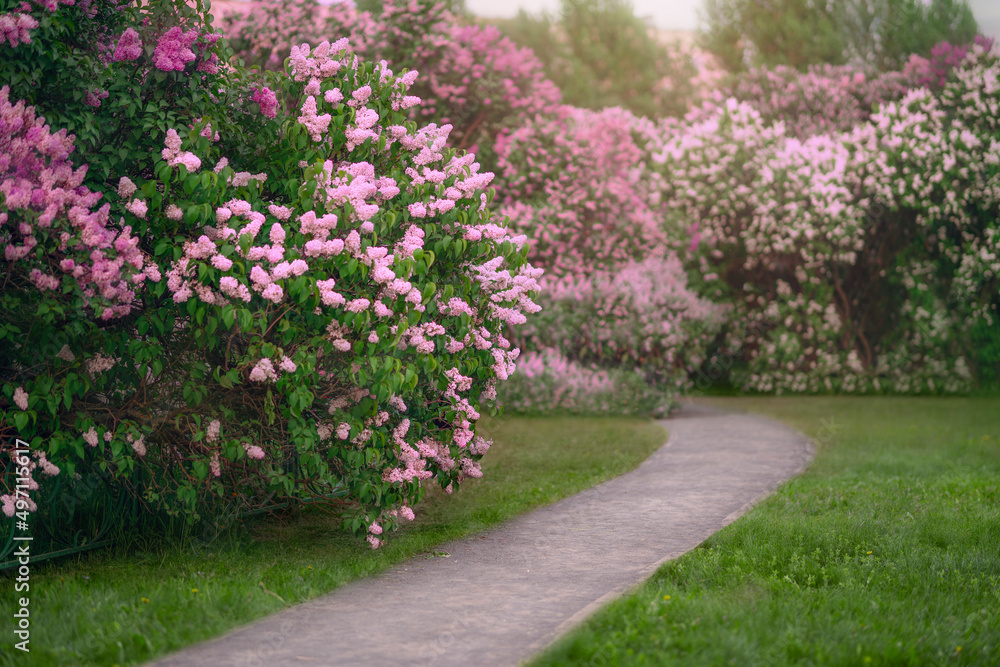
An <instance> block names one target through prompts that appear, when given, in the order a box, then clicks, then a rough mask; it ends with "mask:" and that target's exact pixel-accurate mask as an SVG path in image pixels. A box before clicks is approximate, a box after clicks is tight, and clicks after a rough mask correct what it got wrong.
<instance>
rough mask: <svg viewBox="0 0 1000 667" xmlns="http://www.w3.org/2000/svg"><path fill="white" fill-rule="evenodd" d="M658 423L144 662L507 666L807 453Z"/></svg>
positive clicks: (736, 417)
mask: <svg viewBox="0 0 1000 667" xmlns="http://www.w3.org/2000/svg"><path fill="white" fill-rule="evenodd" d="M663 423H664V425H665V426H666V427H667V428H669V429H670V438H669V440H668V442H667V444H666V445H664V446H663V447H662V448H660V450H659V451H657V452H656V453H655V454H653V455H652V456H651V457H650V458H649V459H647V460H646V461H645V462H644V463H642V465H640V466H639V467H638V468H637V469H635V470H633V471H632V472H630V473H627V474H625V475H622V476H621V477H618V478H616V479H613V480H611V481H608V482H605V483H604V484H601V485H599V486H596V487H594V488H592V489H589V490H587V491H584V492H582V493H579V494H577V495H575V496H572V497H570V498H567V499H565V500H562V501H560V502H558V503H555V504H553V505H549V506H548V507H544V508H541V509H539V510H536V511H534V512H531V513H530V514H527V515H524V516H522V517H519V518H517V519H514V520H513V521H511V522H509V523H507V524H505V525H503V526H502V527H500V528H497V529H495V530H492V531H490V532H488V533H485V534H482V535H478V536H473V537H469V538H466V539H463V540H459V541H456V542H452V543H450V544H446V545H444V546H442V547H440V549H439V551H438V552H437V553H438V554H439V556H437V557H427V558H416V559H413V560H411V561H409V562H406V563H403V564H401V565H398V566H396V567H395V568H393V569H390V570H388V571H387V572H385V573H383V574H382V575H380V576H378V577H374V578H371V579H366V580H362V581H357V582H354V583H352V584H348V585H347V586H343V587H342V588H339V589H337V590H336V591H334V592H333V593H330V594H328V595H325V596H323V597H320V598H317V599H315V600H312V601H310V602H306V603H303V604H300V605H298V606H295V607H291V608H289V609H286V610H284V611H281V612H279V613H276V614H274V615H273V616H269V617H267V618H264V619H262V620H260V621H257V622H255V623H252V624H251V625H249V626H246V627H244V628H240V629H238V630H234V631H232V632H230V633H228V634H226V635H224V636H222V637H220V638H219V639H216V640H213V641H209V642H206V643H203V644H199V645H196V646H192V647H190V648H187V649H184V650H182V651H180V652H178V653H175V654H173V655H170V656H167V657H166V658H164V659H163V660H160V661H158V662H156V663H155V665H159V666H161V667H167V666H168V665H169V666H177V665H184V666H195V665H197V666H199V667H200V666H202V665H213V666H217V665H218V666H222V665H240V666H244V665H245V666H250V665H268V666H277V665H365V666H369V665H372V666H375V665H392V666H395V665H435V666H437V665H455V666H460V667H466V666H467V665H516V664H518V663H519V662H521V661H523V660H526V659H528V658H530V657H531V656H532V655H533V654H535V653H537V652H538V651H540V650H541V649H543V648H544V647H546V646H547V645H548V644H549V643H551V642H552V641H553V640H554V639H556V638H557V637H558V636H560V635H562V634H563V633H565V632H566V631H568V630H569V629H570V628H572V627H573V626H575V625H576V624H577V623H579V622H581V621H582V620H583V619H585V618H586V617H587V616H588V615H590V614H591V613H593V612H594V611H596V610H597V609H598V608H599V607H600V606H602V605H603V604H604V603H606V602H607V601H609V600H610V599H611V598H613V597H615V596H617V595H621V594H622V593H624V592H625V591H627V590H628V589H629V588H631V587H632V586H635V585H636V584H638V583H641V582H642V581H643V580H645V579H646V578H648V577H649V576H650V575H651V574H652V573H653V572H654V571H655V570H656V569H657V567H658V566H659V565H661V564H662V563H663V562H665V561H667V560H670V559H672V558H676V557H678V556H680V555H681V554H683V553H684V552H686V551H689V550H690V549H693V548H694V547H696V546H697V545H698V544H700V543H701V542H702V541H704V540H705V539H706V538H707V537H708V536H709V535H711V534H712V533H714V532H716V531H717V530H719V529H720V528H722V527H723V526H725V525H726V524H728V523H729V522H731V521H733V520H734V519H736V518H737V517H739V516H740V515H741V514H743V513H744V512H745V511H746V510H747V509H749V508H750V507H751V506H752V505H753V504H754V503H755V502H757V501H758V500H760V499H761V498H763V497H764V496H765V495H767V494H769V493H771V492H772V491H774V490H775V489H776V488H777V487H778V485H779V484H781V483H782V482H784V481H785V480H787V479H789V478H790V477H792V476H794V475H796V474H798V473H800V472H802V471H803V470H804V469H805V467H806V465H807V464H808V463H809V461H810V460H811V458H812V453H813V449H812V445H811V443H810V441H809V440H808V439H807V438H806V437H805V436H803V435H801V434H799V433H797V432H795V431H792V430H790V429H789V428H787V427H785V426H782V425H781V424H778V423H776V422H773V421H770V420H768V419H765V418H763V417H756V416H751V415H745V414H735V413H722V412H718V411H714V410H711V409H709V408H705V407H700V406H691V405H688V406H686V407H685V408H684V409H683V410H682V411H681V412H680V413H679V414H678V415H677V416H676V417H675V418H672V419H670V420H668V421H665V422H663ZM444 554H448V557H444Z"/></svg>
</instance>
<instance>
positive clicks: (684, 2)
mask: <svg viewBox="0 0 1000 667" xmlns="http://www.w3.org/2000/svg"><path fill="white" fill-rule="evenodd" d="M465 4H466V6H467V7H468V8H469V10H470V11H471V12H473V13H474V14H479V15H480V16H490V17H510V16H514V15H515V14H517V10H518V9H524V10H526V11H528V12H539V11H542V10H548V11H550V12H553V13H555V12H556V11H557V10H558V9H559V0H466V2H465ZM969 4H970V5H971V6H972V12H973V13H974V14H975V15H976V19H977V20H978V21H979V25H980V27H981V28H982V30H983V32H984V33H986V34H987V35H994V36H1000V2H998V1H997V0H970V2H969ZM632 5H633V6H634V7H635V13H636V15H637V16H642V17H646V16H650V17H652V19H653V23H654V24H656V27H658V28H660V29H662V30H695V29H697V27H698V9H699V7H701V0H632Z"/></svg>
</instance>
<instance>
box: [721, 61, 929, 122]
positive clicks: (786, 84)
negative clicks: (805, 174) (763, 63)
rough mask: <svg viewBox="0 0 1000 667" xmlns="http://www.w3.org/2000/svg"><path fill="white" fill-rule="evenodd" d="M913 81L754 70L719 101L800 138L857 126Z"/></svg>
mask: <svg viewBox="0 0 1000 667" xmlns="http://www.w3.org/2000/svg"><path fill="white" fill-rule="evenodd" d="M915 78H916V77H912V76H909V75H908V74H906V73H903V72H892V71H890V72H879V71H877V70H874V69H871V68H867V67H859V66H857V65H827V64H824V65H812V66H810V67H809V68H808V69H807V70H806V71H805V72H801V71H799V70H797V69H795V68H794V67H788V66H785V65H778V66H776V67H755V68H753V69H751V70H749V71H748V72H746V73H743V74H741V75H739V76H738V77H736V79H735V81H734V82H733V83H732V84H731V85H730V86H728V87H727V88H726V89H725V90H724V91H723V92H722V93H721V95H722V96H723V99H725V98H729V97H732V98H735V99H737V100H740V101H743V102H746V103H748V104H750V105H751V106H752V107H753V108H754V109H756V110H757V112H758V113H760V115H761V116H762V117H763V119H764V120H765V122H767V123H768V124H771V123H776V122H779V121H781V122H783V123H784V125H785V131H786V133H787V134H788V135H790V136H795V137H799V138H806V137H810V136H813V135H816V134H826V133H832V132H843V131H846V130H849V129H851V128H852V127H854V126H855V125H858V124H860V123H863V122H864V121H866V120H867V119H868V117H869V116H870V115H871V114H872V112H873V111H874V110H875V109H876V108H877V107H878V106H879V105H880V104H883V103H885V102H888V101H892V100H898V99H900V98H902V97H903V96H904V95H905V94H906V92H907V91H908V90H909V89H910V88H911V87H913V84H914V79H915ZM916 83H917V85H923V84H922V82H920V81H917V82H916Z"/></svg>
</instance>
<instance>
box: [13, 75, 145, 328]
mask: <svg viewBox="0 0 1000 667" xmlns="http://www.w3.org/2000/svg"><path fill="white" fill-rule="evenodd" d="M72 151H73V137H72V136H68V135H67V134H66V131H65V130H61V131H59V132H58V133H55V134H52V133H51V131H50V129H49V126H48V125H46V124H45V122H44V119H43V118H37V117H36V116H35V112H34V109H33V108H32V107H29V106H27V105H25V104H24V102H17V103H15V104H12V103H11V101H10V99H9V89H8V87H6V86H4V87H3V88H0V193H2V194H3V196H4V200H3V206H2V208H0V237H3V238H6V240H7V245H6V247H5V249H4V257H5V258H6V260H7V261H8V262H14V263H17V264H18V266H20V267H23V269H22V270H23V271H24V272H25V273H26V274H28V275H29V276H30V279H31V281H32V282H33V283H34V284H35V285H36V286H37V287H38V288H39V289H42V290H52V289H54V288H55V287H56V286H57V284H63V281H62V279H61V278H60V276H65V277H67V278H69V279H70V281H71V283H70V284H71V285H73V286H74V289H75V290H78V291H79V293H81V294H82V296H83V297H84V299H85V301H86V302H87V303H88V304H89V305H90V306H91V307H92V308H93V309H94V310H95V312H96V313H97V314H98V315H99V316H100V317H102V318H103V319H110V318H113V317H118V316H121V315H125V314H127V313H129V312H130V311H131V308H132V303H133V301H134V300H135V290H136V289H137V288H138V286H140V285H142V283H143V282H144V281H145V280H147V279H149V280H153V281H154V282H155V281H157V280H159V279H160V274H159V270H158V268H157V267H156V265H155V264H151V263H147V262H146V260H145V258H144V256H143V254H142V252H141V251H140V250H139V239H138V238H136V237H134V236H133V235H132V228H131V227H130V226H128V225H124V226H123V227H122V228H121V230H120V231H113V230H111V229H108V222H109V220H108V213H109V206H108V205H105V206H103V207H101V208H100V209H97V210H92V209H93V207H94V206H95V205H96V204H97V202H98V201H99V200H100V199H101V194H100V193H97V192H90V191H89V190H87V189H86V188H85V187H82V186H81V183H82V181H83V177H84V174H85V173H86V167H80V168H78V169H76V170H74V169H73V166H72V163H71V162H70V160H69V156H70V153H71V152H72ZM71 241H72V243H71ZM39 245H41V246H42V247H43V248H45V250H46V252H45V253H44V254H42V255H38V254H36V253H32V252H31V251H32V249H33V248H35V247H36V246H39Z"/></svg>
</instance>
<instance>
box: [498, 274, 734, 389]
mask: <svg viewBox="0 0 1000 667" xmlns="http://www.w3.org/2000/svg"><path fill="white" fill-rule="evenodd" d="M542 284H543V287H544V290H543V293H542V296H541V299H540V305H542V312H541V313H539V314H538V315H535V316H533V317H532V318H531V319H530V320H529V322H528V324H527V325H525V326H524V327H523V328H521V329H520V330H519V331H518V334H517V337H516V340H517V343H518V345H519V346H520V347H522V348H525V349H538V350H546V349H550V348H551V349H553V350H558V351H559V352H560V353H561V354H562V355H563V356H565V357H566V358H568V359H571V360H574V361H577V362H580V363H582V364H585V365H590V364H596V365H598V366H600V367H603V368H624V369H628V370H635V371H636V372H638V373H639V375H640V377H644V378H646V379H647V380H648V381H651V382H652V383H654V384H657V385H660V386H665V387H668V388H670V389H671V390H672V391H677V390H678V388H684V387H686V386H687V384H688V376H689V373H690V372H691V371H692V370H694V369H697V368H699V367H700V366H701V365H702V363H703V361H704V355H705V353H706V349H707V348H708V346H709V345H710V344H711V343H712V342H714V340H715V338H716V336H717V335H718V333H719V332H720V330H721V329H722V325H723V324H724V322H725V319H726V317H725V316H726V313H725V311H724V309H723V308H722V307H720V306H716V305H715V304H713V303H711V302H710V301H707V300H706V299H703V298H700V297H698V296H697V295H696V294H695V293H694V292H693V291H692V290H691V289H690V288H689V287H688V284H687V275H686V273H685V271H684V267H683V265H682V264H681V262H680V260H679V259H678V258H677V257H676V256H673V255H671V256H668V257H666V258H660V257H650V258H647V259H645V260H642V261H641V262H631V263H628V264H624V265H622V266H620V267H618V268H616V269H615V270H613V271H595V272H594V273H591V274H590V275H570V276H564V277H562V278H552V279H546V280H544V281H543V283H542Z"/></svg>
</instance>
